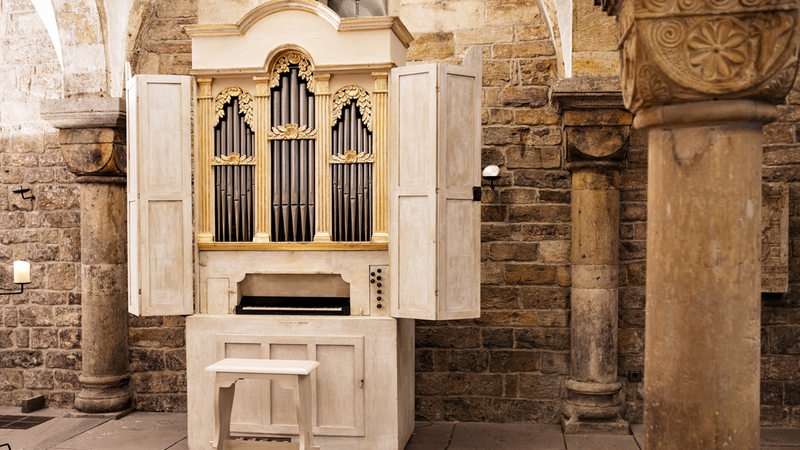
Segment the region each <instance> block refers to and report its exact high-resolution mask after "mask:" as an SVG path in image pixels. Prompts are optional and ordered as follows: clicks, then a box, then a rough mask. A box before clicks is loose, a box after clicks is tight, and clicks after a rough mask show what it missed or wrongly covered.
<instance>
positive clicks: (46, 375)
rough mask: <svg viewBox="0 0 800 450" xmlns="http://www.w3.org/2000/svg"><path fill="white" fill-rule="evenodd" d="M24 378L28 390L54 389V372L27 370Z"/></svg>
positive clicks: (23, 374) (23, 375)
mask: <svg viewBox="0 0 800 450" xmlns="http://www.w3.org/2000/svg"><path fill="white" fill-rule="evenodd" d="M22 378H23V382H24V385H25V388H26V389H53V371H52V370H25V371H23V372H22Z"/></svg>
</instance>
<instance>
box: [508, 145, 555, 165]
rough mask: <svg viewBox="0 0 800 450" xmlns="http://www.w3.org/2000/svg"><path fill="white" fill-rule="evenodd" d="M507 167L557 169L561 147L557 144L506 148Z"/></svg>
mask: <svg viewBox="0 0 800 450" xmlns="http://www.w3.org/2000/svg"><path fill="white" fill-rule="evenodd" d="M506 167H508V168H509V169H558V168H560V167H561V149H560V148H559V147H557V146H535V147H532V146H519V147H514V148H510V149H508V150H506Z"/></svg>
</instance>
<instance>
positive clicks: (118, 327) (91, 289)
mask: <svg viewBox="0 0 800 450" xmlns="http://www.w3.org/2000/svg"><path fill="white" fill-rule="evenodd" d="M42 117H43V118H44V119H45V120H48V121H49V122H50V123H51V125H53V126H54V127H56V128H59V130H60V131H59V141H60V144H61V153H62V155H63V157H64V161H65V162H66V164H67V168H68V169H69V170H70V171H71V172H72V173H74V174H76V175H77V176H78V178H77V182H78V183H79V187H80V195H81V305H82V308H81V312H82V320H81V350H82V371H81V375H80V377H79V380H80V383H81V391H80V393H78V394H77V396H76V397H75V409H77V410H78V411H81V412H86V413H113V412H118V411H123V410H126V409H128V408H130V405H131V395H130V392H129V390H128V380H129V378H130V376H129V373H128V316H127V279H128V277H127V227H126V207H125V205H126V194H125V181H126V180H125V165H126V160H125V101H124V99H120V98H109V97H102V98H101V97H89V98H86V97H83V98H67V99H62V100H48V101H45V102H43V103H42Z"/></svg>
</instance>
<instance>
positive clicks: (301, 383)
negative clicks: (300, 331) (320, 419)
mask: <svg viewBox="0 0 800 450" xmlns="http://www.w3.org/2000/svg"><path fill="white" fill-rule="evenodd" d="M317 367H319V362H317V361H308V360H272V359H259V358H224V359H221V360H219V361H217V362H215V363H214V364H211V365H209V366H208V367H206V369H205V370H206V372H211V373H212V374H213V375H214V387H215V395H214V401H215V405H214V407H215V415H214V442H216V443H217V444H216V447H217V449H218V450H222V449H223V448H224V447H225V445H224V441H225V440H226V439H228V438H229V437H230V420H231V407H232V406H233V400H234V392H235V384H236V383H237V382H238V381H239V380H263V381H271V382H275V383H276V384H278V385H280V387H281V388H284V389H290V390H291V391H292V393H293V395H292V400H293V403H294V408H289V409H293V410H294V412H295V418H296V423H297V424H298V432H299V435H300V438H299V444H300V450H311V449H313V448H318V447H315V446H314V434H313V433H312V432H311V412H312V401H311V381H310V379H309V375H311V373H312V372H313V371H314V370H315V369H316V368H317ZM253 400H254V401H258V399H257V398H254V399H253ZM263 400H264V401H265V402H266V401H268V399H267V398H263Z"/></svg>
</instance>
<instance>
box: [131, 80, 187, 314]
mask: <svg viewBox="0 0 800 450" xmlns="http://www.w3.org/2000/svg"><path fill="white" fill-rule="evenodd" d="M127 92H128V94H127V95H128V105H127V108H128V111H127V116H128V280H129V287H128V306H129V310H130V312H131V313H133V314H136V315H142V316H153V315H184V314H191V313H192V312H193V310H194V301H193V290H192V289H193V280H192V253H193V247H192V192H191V186H192V183H191V175H192V172H191V155H192V149H191V102H192V98H191V95H192V91H191V77H188V76H175V75H138V76H135V77H133V78H131V79H130V80H129V82H128V90H127Z"/></svg>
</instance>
